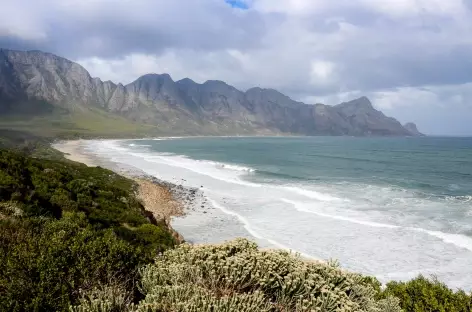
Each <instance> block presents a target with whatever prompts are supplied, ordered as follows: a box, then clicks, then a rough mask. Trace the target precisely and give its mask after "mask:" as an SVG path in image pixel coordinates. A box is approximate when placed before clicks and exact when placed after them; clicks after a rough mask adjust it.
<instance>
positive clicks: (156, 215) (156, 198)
mask: <svg viewBox="0 0 472 312" xmlns="http://www.w3.org/2000/svg"><path fill="white" fill-rule="evenodd" d="M83 142H84V140H70V141H61V142H57V143H54V144H52V147H53V148H54V149H56V150H58V151H60V152H61V153H63V154H64V157H65V158H66V159H68V160H70V161H74V162H77V163H82V164H84V165H86V166H88V167H97V166H100V167H102V168H106V169H109V170H112V171H114V172H116V173H117V174H120V175H122V176H125V177H127V178H129V179H131V180H133V181H134V182H135V183H136V186H137V188H136V197H137V198H138V199H139V200H140V201H141V203H142V205H143V206H144V209H145V210H146V212H148V213H151V214H152V218H151V219H153V220H154V222H164V223H165V224H166V226H167V227H168V228H169V230H170V231H171V233H172V235H173V236H174V238H175V239H176V241H177V242H179V243H183V242H185V239H184V237H183V236H182V235H181V234H180V233H178V232H177V231H175V230H174V229H173V228H172V224H171V223H172V219H173V218H174V217H183V216H185V211H186V210H187V209H194V206H196V204H197V196H198V194H197V190H196V189H190V188H184V187H182V186H181V185H177V184H174V183H171V182H167V181H161V180H159V179H157V178H156V177H153V176H150V175H148V174H146V173H144V172H142V171H140V170H139V169H136V168H131V167H123V166H120V164H118V163H114V162H112V161H107V160H105V159H102V158H99V157H94V156H93V155H90V154H89V153H86V152H84V150H83Z"/></svg>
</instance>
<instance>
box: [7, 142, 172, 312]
mask: <svg viewBox="0 0 472 312" xmlns="http://www.w3.org/2000/svg"><path fill="white" fill-rule="evenodd" d="M133 194H134V190H133V183H132V181H130V180H128V179H126V178H123V177H121V176H119V175H117V174H115V173H113V172H111V171H109V170H105V169H102V168H89V167H86V166H83V165H78V164H71V163H67V162H58V161H49V160H40V159H33V158H28V157H25V156H22V155H19V154H16V153H14V152H9V151H0V310H1V311H65V310H68V309H69V306H70V305H71V304H75V303H77V301H78V300H79V298H80V296H81V294H83V292H84V291H88V290H91V289H94V288H96V287H98V286H99V285H107V283H108V282H109V281H110V280H115V279H117V280H120V281H121V283H122V287H123V288H124V289H126V291H127V292H128V295H129V296H130V297H133V294H135V293H136V294H137V293H138V291H137V289H135V288H134V286H135V280H136V277H137V275H136V274H137V268H138V267H139V266H141V265H144V264H146V263H150V262H151V261H152V259H153V257H154V256H155V255H156V254H157V252H160V251H164V250H166V249H168V248H171V247H173V246H174V245H175V242H174V239H173V238H172V236H171V234H170V233H169V231H168V229H167V228H166V227H165V226H163V225H154V224H151V223H150V220H148V219H147V218H146V217H145V214H144V210H143V207H142V206H141V204H140V203H139V202H138V200H137V199H136V198H135V196H134V195H133Z"/></svg>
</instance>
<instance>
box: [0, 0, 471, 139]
mask: <svg viewBox="0 0 472 312" xmlns="http://www.w3.org/2000/svg"><path fill="white" fill-rule="evenodd" d="M7 2H8V3H7V4H6V5H3V4H2V10H0V45H3V46H4V47H6V48H8V47H13V48H15V47H16V48H21V49H30V48H34V49H42V50H46V51H50V52H54V53H57V54H59V55H63V56H65V57H68V58H72V59H74V60H78V61H79V62H80V63H81V64H82V65H84V66H85V67H86V68H87V69H88V70H89V71H90V72H91V73H92V75H94V76H100V77H101V78H102V79H111V80H113V81H115V82H123V83H129V82H131V81H133V80H135V79H136V78H137V77H138V76H140V75H142V74H146V73H149V72H156V73H164V72H166V73H169V74H171V76H172V77H173V78H174V79H176V80H177V79H181V78H184V77H189V78H192V79H194V80H195V81H197V82H204V81H205V80H208V79H219V80H224V81H227V82H228V83H230V84H233V85H235V86H236V87H238V88H241V89H246V88H249V87H252V86H261V87H268V88H275V89H278V90H280V91H281V92H284V93H286V94H288V95H289V96H291V97H293V98H294V99H297V100H303V101H306V102H309V103H316V102H325V103H328V104H335V103H339V102H342V101H346V100H350V99H352V98H354V97H358V96H361V95H368V96H369V97H371V99H372V100H373V102H374V105H375V106H377V107H379V108H382V109H384V110H386V111H387V112H388V113H389V114H391V115H393V116H398V117H401V118H405V119H406V117H405V116H406V113H408V114H416V116H411V118H408V119H411V120H415V119H421V118H423V117H422V116H420V111H419V108H421V107H432V111H434V109H436V110H437V111H438V112H440V111H441V112H442V110H443V109H445V108H444V107H457V108H459V109H460V110H462V111H461V112H462V114H463V112H464V110H467V107H468V106H467V105H468V103H470V102H468V101H470V100H471V97H470V95H469V94H467V92H466V91H465V90H466V89H467V88H468V87H470V88H471V89H472V87H471V86H470V85H468V84H467V83H469V82H471V81H472V78H470V72H471V71H472V60H471V59H470V54H471V53H472V37H471V36H470V33H472V14H471V11H470V10H469V9H467V8H466V6H465V4H464V3H465V2H464V1H462V0H449V1H440V0H351V1H348V0H339V1H329V0H247V1H245V2H246V3H247V4H248V6H249V7H250V9H249V10H240V9H232V8H231V7H230V6H229V5H227V4H226V3H225V2H224V0H173V1H167V0H156V1H153V0H133V1H131V0H123V1H111V0H80V1H79V0H64V1H59V0H43V1H33V0H17V1H7ZM454 86H458V87H457V89H454ZM446 94H447V95H446ZM415 107H418V110H415V109H412V108H415ZM453 112H454V110H453V109H451V113H453ZM441 114H443V113H441ZM407 117H408V116H407ZM429 118H430V119H431V120H434V119H440V118H441V116H440V115H439V114H438V115H436V116H430V117H429ZM470 132H471V133H472V125H471V126H470Z"/></svg>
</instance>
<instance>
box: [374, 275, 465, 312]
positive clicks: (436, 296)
mask: <svg viewBox="0 0 472 312" xmlns="http://www.w3.org/2000/svg"><path fill="white" fill-rule="evenodd" d="M382 296H383V297H386V296H395V297H397V298H399V299H400V306H401V307H402V308H403V309H404V310H405V311H407V312H410V311H411V312H430V311H437V312H449V311H454V312H466V311H471V308H472V301H471V297H470V296H469V295H467V294H466V293H465V292H464V291H462V290H459V291H457V292H454V291H452V290H451V289H449V288H448V287H447V286H446V285H445V284H444V283H441V282H439V281H438V280H437V279H435V278H433V279H427V278H425V277H423V276H421V275H420V276H419V277H417V278H415V279H413V280H411V281H408V282H390V283H388V284H387V285H386V288H385V290H384V291H383V293H382Z"/></svg>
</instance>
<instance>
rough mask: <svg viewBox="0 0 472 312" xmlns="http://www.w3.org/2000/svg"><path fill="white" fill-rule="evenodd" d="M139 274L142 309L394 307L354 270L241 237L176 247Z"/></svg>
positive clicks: (268, 309)
mask: <svg viewBox="0 0 472 312" xmlns="http://www.w3.org/2000/svg"><path fill="white" fill-rule="evenodd" d="M141 275H142V280H141V287H142V291H143V293H144V294H145V295H146V297H145V299H144V300H142V301H141V302H140V303H139V305H138V311H142V312H144V311H146V312H151V311H169V312H170V311H182V312H184V311H327V312H328V311H399V307H398V303H397V302H396V301H395V300H391V299H388V300H381V301H377V300H375V299H374V296H375V294H376V292H375V290H374V288H373V287H372V286H371V285H370V283H369V282H366V281H365V278H364V277H363V276H361V275H359V274H354V273H349V272H345V271H342V270H341V269H339V268H338V267H337V266H335V265H331V264H324V263H317V262H307V261H304V260H302V259H301V258H300V257H298V256H295V255H293V254H290V253H288V252H285V251H280V250H278V251H260V250H258V249H257V246H256V245H255V244H254V243H251V242H249V241H247V240H244V239H239V240H236V241H233V242H229V243H226V244H222V245H206V246H191V245H187V244H184V245H181V246H179V247H177V248H176V249H173V250H168V251H166V252H165V253H164V254H163V255H162V256H160V257H158V258H157V259H156V261H155V263H154V264H152V265H148V266H146V267H145V268H144V269H143V270H142V271H141ZM220 309H221V310H220ZM380 309H382V310H380Z"/></svg>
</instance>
